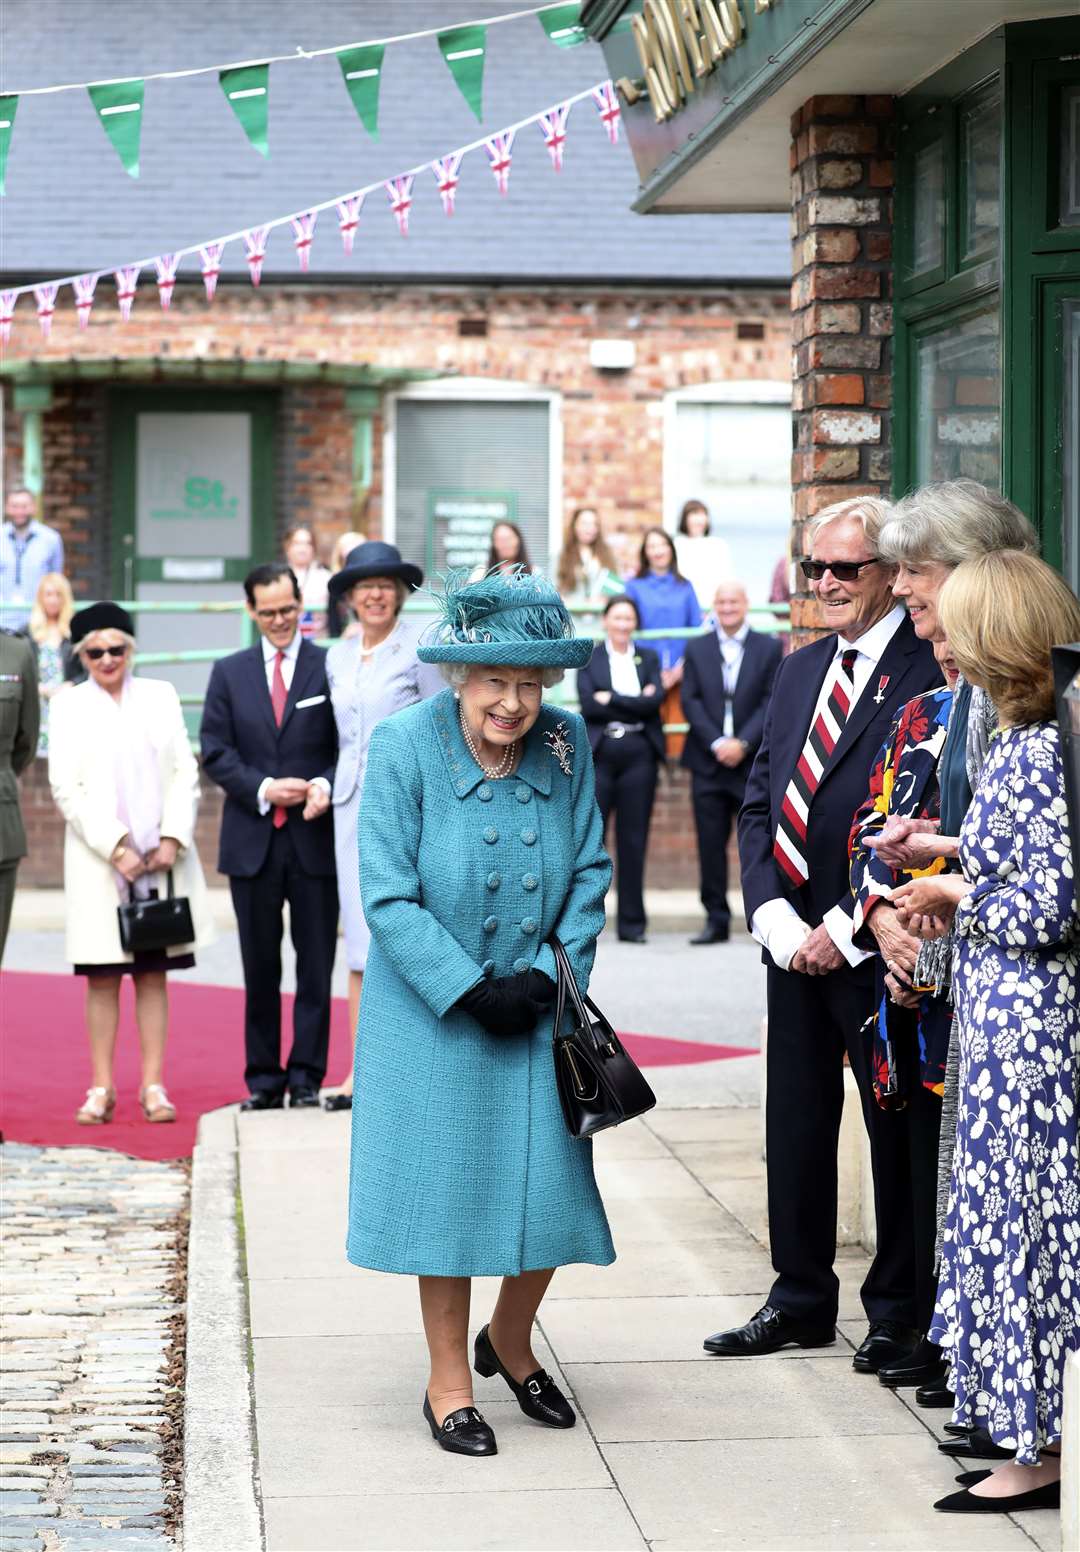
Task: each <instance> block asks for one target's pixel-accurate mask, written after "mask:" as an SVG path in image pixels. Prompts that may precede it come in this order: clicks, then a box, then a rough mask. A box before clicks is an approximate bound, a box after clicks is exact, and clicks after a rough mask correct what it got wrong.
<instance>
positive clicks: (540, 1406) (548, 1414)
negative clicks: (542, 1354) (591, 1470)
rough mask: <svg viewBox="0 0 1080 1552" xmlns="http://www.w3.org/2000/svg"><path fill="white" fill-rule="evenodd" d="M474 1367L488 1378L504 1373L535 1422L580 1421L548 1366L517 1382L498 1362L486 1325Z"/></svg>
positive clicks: (561, 1423)
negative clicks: (548, 1370) (549, 1371)
mask: <svg viewBox="0 0 1080 1552" xmlns="http://www.w3.org/2000/svg"><path fill="white" fill-rule="evenodd" d="M473 1368H474V1369H475V1370H476V1372H477V1374H482V1375H483V1377H484V1378H485V1379H490V1378H491V1376H492V1375H493V1374H501V1375H502V1377H503V1379H504V1380H505V1381H506V1383H507V1384H508V1385H509V1387H510V1389H511V1390H512V1391H513V1392H514V1395H515V1397H516V1398H517V1404H518V1406H519V1407H520V1408H521V1410H522V1411H523V1412H524V1413H525V1416H526V1417H531V1418H532V1419H533V1421H534V1422H537V1423H545V1424H546V1425H547V1427H548V1428H573V1426H574V1424H575V1423H576V1422H577V1413H576V1412H575V1411H574V1409H573V1407H572V1406H571V1405H570V1403H569V1401H567V1399H566V1397H565V1396H564V1395H563V1393H562V1391H561V1390H560V1389H559V1387H558V1385H556V1383H555V1381H554V1380H553V1379H552V1377H551V1375H550V1374H549V1373H548V1372H547V1370H546V1369H537V1371H536V1373H535V1374H530V1375H529V1376H528V1378H527V1379H525V1380H523V1381H522V1383H521V1384H520V1385H519V1384H518V1382H517V1380H516V1379H515V1378H514V1376H513V1375H512V1374H509V1373H508V1372H507V1371H506V1370H505V1369H504V1368H503V1366H502V1364H501V1363H500V1362H499V1355H498V1353H497V1352H496V1351H495V1349H494V1348H493V1347H492V1345H491V1338H490V1337H489V1336H488V1328H487V1326H485V1327H484V1329H483V1330H482V1331H481V1332H479V1333H478V1335H477V1338H476V1345H475V1347H474V1348H473Z"/></svg>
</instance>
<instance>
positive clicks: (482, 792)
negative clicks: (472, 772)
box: [476, 782, 491, 803]
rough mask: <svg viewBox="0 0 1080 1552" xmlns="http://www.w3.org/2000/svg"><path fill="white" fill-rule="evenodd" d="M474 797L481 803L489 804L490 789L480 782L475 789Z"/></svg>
mask: <svg viewBox="0 0 1080 1552" xmlns="http://www.w3.org/2000/svg"><path fill="white" fill-rule="evenodd" d="M476 795H477V797H478V798H479V799H480V801H481V803H490V802H491V788H490V787H489V786H488V785H487V783H486V782H481V784H480V786H479V787H477V789H476Z"/></svg>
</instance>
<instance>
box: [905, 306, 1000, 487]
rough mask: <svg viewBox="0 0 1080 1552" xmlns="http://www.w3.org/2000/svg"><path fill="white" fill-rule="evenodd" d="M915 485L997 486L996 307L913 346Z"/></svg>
mask: <svg viewBox="0 0 1080 1552" xmlns="http://www.w3.org/2000/svg"><path fill="white" fill-rule="evenodd" d="M916 378H917V384H918V414H917V459H916V462H917V469H916V479H915V483H916V484H918V485H922V484H924V483H926V482H927V481H928V480H952V479H957V478H959V477H960V476H967V477H968V478H970V479H975V480H981V481H982V483H983V484H984V485H989V486H990V487H991V488H992V489H993V488H995V487H999V486H1000V484H1001V341H1000V327H999V323H998V313H997V308H996V306H995V307H994V308H993V309H988V310H986V311H985V312H982V313H978V314H976V315H975V316H974V317H968V318H966V319H964V321H963V322H962V323H956V324H953V325H951V326H950V327H948V328H945V329H941V330H940V331H938V332H937V333H934V334H928V335H924V336H923V338H922V339H920V340H919V342H918V344H917V346H916Z"/></svg>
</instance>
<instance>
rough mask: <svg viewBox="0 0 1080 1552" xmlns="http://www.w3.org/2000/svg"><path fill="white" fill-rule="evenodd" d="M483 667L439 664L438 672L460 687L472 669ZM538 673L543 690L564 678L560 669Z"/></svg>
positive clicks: (467, 664)
mask: <svg viewBox="0 0 1080 1552" xmlns="http://www.w3.org/2000/svg"><path fill="white" fill-rule="evenodd" d="M485 666H486V665H485V664H483V663H440V664H439V672H440V673H441V674H442V676H443V678H444V679H445V680H446V682H447V684H451V685H454V686H455V687H460V686H461V685H463V684H467V683H468V680H469V675H470V674H471V673H472V671H473V669H474V668H483V667H485ZM539 673H540V683H541V684H542V685H543V686H544V689H545V690H550V689H551V688H552V686H553V685H556V684H559V683H561V681H562V679H563V678H564V676H565V671H564V670H563V669H561V668H541V669H540V670H539Z"/></svg>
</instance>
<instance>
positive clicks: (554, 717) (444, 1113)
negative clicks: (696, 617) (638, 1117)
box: [347, 572, 615, 1455]
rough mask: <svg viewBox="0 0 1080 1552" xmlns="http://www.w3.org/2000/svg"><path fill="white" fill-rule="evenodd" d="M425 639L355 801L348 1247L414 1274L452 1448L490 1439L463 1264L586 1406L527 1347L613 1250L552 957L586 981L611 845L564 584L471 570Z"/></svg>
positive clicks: (434, 1397)
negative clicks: (563, 1272) (565, 1104)
mask: <svg viewBox="0 0 1080 1552" xmlns="http://www.w3.org/2000/svg"><path fill="white" fill-rule="evenodd" d="M439 604H440V607H441V610H442V613H443V618H442V620H441V621H440V622H439V623H438V624H437V625H436V626H435V627H433V629H432V631H431V632H429V636H430V638H431V639H429V641H428V643H427V644H426V645H421V646H420V647H419V649H418V656H419V657H420V659H421V660H422V661H425V662H435V663H439V664H441V665H443V672H444V674H445V675H446V677H447V680H448V688H447V689H445V690H444V691H442V692H441V693H440V694H438V695H436V696H435V697H433V698H432V699H431V700H428V701H424V702H421V703H420V704H419V705H416V706H410V707H408V708H407V709H406V710H404V711H402V712H399V713H398V714H397V715H395V716H393V717H390V718H388V719H387V720H386V721H384V722H382V723H380V725H379V727H378V728H377V729H376V731H375V734H374V736H373V738H372V741H371V747H370V752H369V756H368V766H367V775H366V785H365V796H364V801H363V803H362V805H361V809H360V870H361V894H362V896H363V900H364V910H365V914H366V916H367V920H368V925H369V927H370V929H371V938H372V946H371V952H370V957H369V959H368V967H367V974H366V976H365V980H364V990H363V998H362V1002H361V1008H360V1024H359V1031H358V1037H357V1044H356V1069H355V1083H354V1094H355V1096H356V1098H355V1099H354V1110H353V1133H352V1166H351V1180H350V1197H349V1233H348V1246H347V1249H348V1256H349V1260H350V1261H352V1262H353V1263H354V1264H355V1265H357V1266H362V1267H370V1268H373V1269H375V1270H377V1271H385V1272H400V1273H408V1274H412V1275H414V1276H417V1277H419V1279H420V1302H421V1308H422V1312H423V1319H424V1329H425V1333H426V1336H427V1341H428V1347H429V1350H430V1357H431V1368H430V1376H429V1380H428V1385H427V1390H426V1393H425V1396H424V1405H423V1410H424V1416H425V1418H426V1419H427V1422H428V1424H429V1426H430V1428H431V1432H432V1436H433V1437H434V1438H435V1439H436V1441H437V1442H438V1443H439V1444H440V1445H441V1446H442V1448H443V1449H446V1450H450V1451H453V1452H455V1453H459V1454H469V1455H493V1454H495V1453H496V1443H495V1436H494V1433H493V1432H492V1430H491V1428H490V1427H489V1426H488V1425H487V1423H486V1422H485V1421H484V1419H483V1417H482V1416H481V1414H480V1413H479V1412H478V1411H477V1409H476V1407H475V1405H474V1403H473V1387H472V1374H471V1371H470V1366H469V1350H468V1329H469V1303H470V1290H471V1283H470V1279H471V1278H473V1277H501V1278H502V1279H503V1281H502V1285H501V1289H500V1292H499V1295H498V1299H497V1301H496V1304H495V1308H494V1310H493V1312H492V1314H491V1317H490V1320H489V1322H488V1324H487V1325H485V1326H484V1327H483V1328H482V1329H481V1331H480V1333H479V1335H478V1336H477V1338H476V1343H475V1348H474V1353H473V1360H474V1366H475V1369H476V1371H477V1372H478V1373H479V1374H481V1375H483V1376H487V1377H490V1376H492V1375H494V1374H496V1373H497V1374H499V1375H501V1376H502V1378H503V1379H504V1380H505V1381H506V1383H507V1384H508V1385H509V1387H510V1390H511V1391H512V1393H513V1394H514V1396H515V1397H516V1399H517V1401H518V1404H519V1406H520V1407H521V1410H522V1411H523V1412H524V1413H525V1414H526V1416H528V1417H530V1418H532V1419H533V1420H535V1421H536V1422H539V1423H543V1424H546V1425H548V1426H549V1427H556V1428H569V1427H571V1426H573V1424H574V1422H575V1421H576V1417H575V1413H574V1411H573V1408H572V1407H571V1406H570V1404H569V1402H568V1401H567V1400H566V1398H565V1397H564V1396H563V1395H562V1393H561V1392H560V1391H559V1389H558V1387H557V1386H556V1385H555V1383H554V1381H553V1380H552V1379H551V1376H550V1375H548V1374H547V1373H545V1371H544V1370H543V1368H542V1367H541V1365H540V1364H539V1363H538V1361H537V1359H536V1356H535V1354H534V1353H533V1350H532V1345H531V1338H532V1330H533V1322H534V1320H535V1316H536V1311H537V1309H538V1308H539V1305H540V1301H541V1299H542V1298H543V1296H544V1294H545V1292H546V1291H547V1287H548V1284H549V1283H550V1281H551V1278H552V1276H553V1273H554V1270H555V1268H557V1267H559V1266H565V1265H567V1264H569V1263H571V1262H591V1263H593V1264H596V1265H600V1266H605V1265H607V1264H608V1263H609V1262H611V1261H613V1260H614V1257H615V1252H614V1249H613V1247H612V1243H611V1234H610V1232H609V1229H608V1224H607V1218H606V1216H605V1213H604V1208H603V1204H602V1202H601V1200H600V1195H599V1192H598V1191H597V1187H596V1182H595V1179H594V1177H593V1164H592V1151H591V1146H590V1144H589V1143H588V1142H584V1141H581V1140H579V1139H576V1138H571V1137H570V1136H569V1135H568V1133H567V1131H566V1127H565V1124H564V1122H563V1119H562V1114H561V1110H560V1107H559V1100H558V1095H557V1092H556V1087H555V1077H554V1068H553V1062H552V1024H553V1017H554V1009H553V1006H552V1002H553V998H554V995H555V974H556V972H555V962H554V955H553V953H552V950H551V947H550V946H549V943H548V938H549V936H550V935H551V934H552V933H554V934H556V935H557V936H558V937H559V939H560V940H561V941H562V943H563V944H564V946H565V948H566V950H567V953H568V955H569V957H570V961H571V964H572V965H573V969H574V972H575V975H576V978H577V981H578V984H579V986H580V987H581V988H582V990H584V989H585V988H586V986H587V984H588V980H589V975H590V972H591V969H592V963H593V956H594V952H595V946H596V939H597V937H598V935H599V933H600V931H601V928H602V927H603V925H604V896H605V894H606V892H607V888H608V884H609V882H610V877H611V864H610V862H609V860H608V857H607V854H606V853H605V851H604V846H603V835H602V830H601V823H600V813H599V809H598V808H597V804H596V797H595V791H594V784H593V769H592V757H591V754H590V750H589V741H588V738H587V736H586V733H585V727H584V724H583V722H582V720H581V718H580V717H578V716H575V715H574V714H573V713H570V712H567V711H565V710H562V709H556V708H554V707H552V706H548V705H545V704H543V700H542V696H543V691H544V689H545V687H547V686H550V685H551V684H553V683H555V682H557V680H558V679H559V678H561V671H562V670H563V669H566V668H580V667H581V666H582V665H583V664H584V663H585V662H586V661H587V660H588V658H589V657H590V655H591V652H592V643H591V642H590V641H588V640H580V639H577V638H575V636H574V630H573V623H572V621H571V618H570V616H569V614H568V613H567V611H566V608H565V606H564V605H563V604H562V602H561V600H560V599H559V596H558V594H557V592H556V591H555V589H554V588H553V587H552V586H551V584H550V583H549V582H547V581H546V580H545V579H544V578H542V577H538V576H530V575H528V574H525V573H523V572H518V573H516V574H511V575H509V576H497V577H496V576H489V577H484V578H480V579H478V580H476V581H474V582H470V583H463V582H462V580H461V579H460V578H458V577H454V578H451V579H450V580H449V581H448V583H447V585H446V592H445V594H444V595H441V596H440V598H439Z"/></svg>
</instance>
